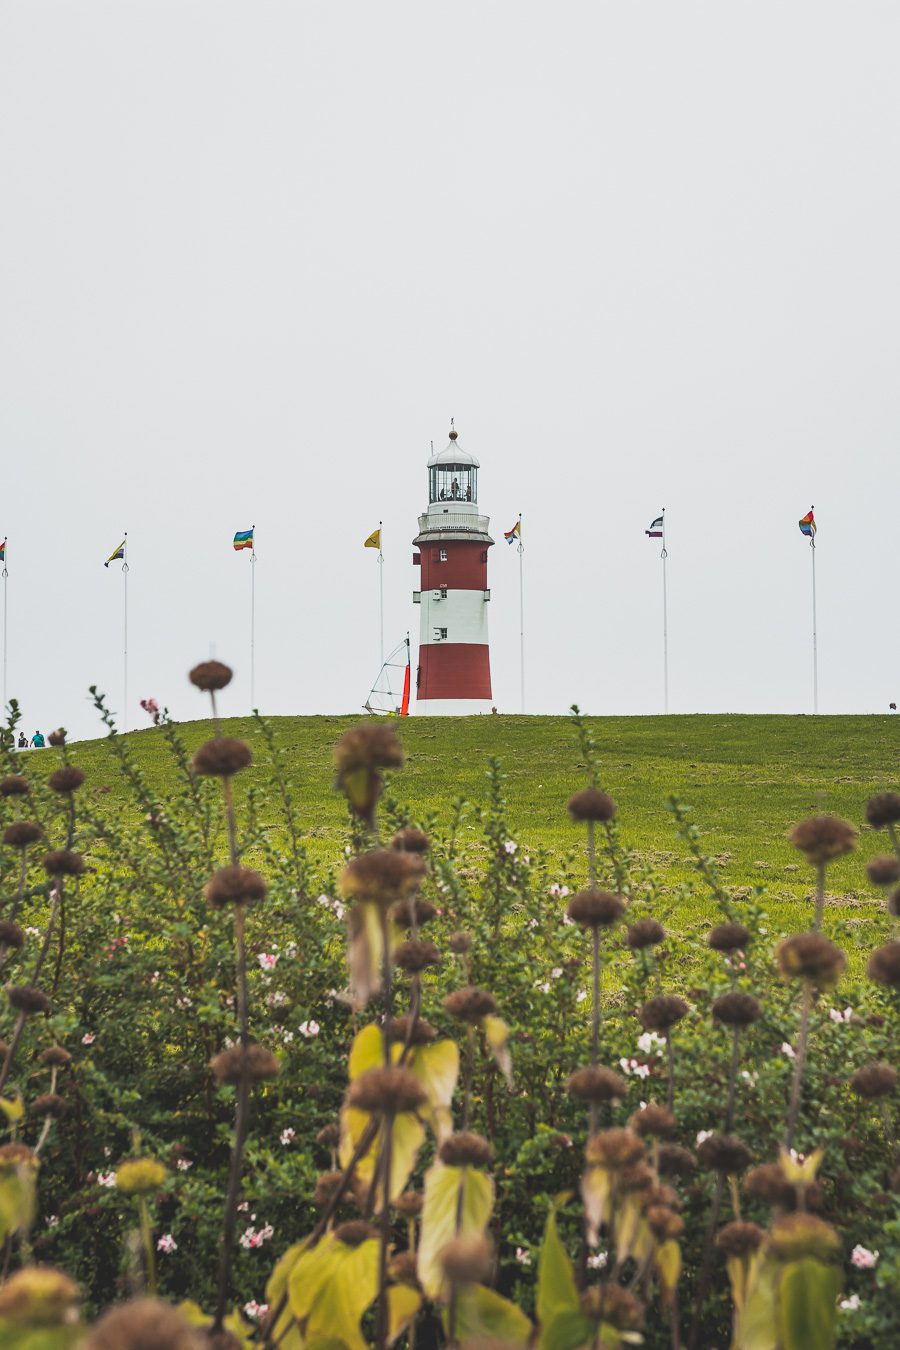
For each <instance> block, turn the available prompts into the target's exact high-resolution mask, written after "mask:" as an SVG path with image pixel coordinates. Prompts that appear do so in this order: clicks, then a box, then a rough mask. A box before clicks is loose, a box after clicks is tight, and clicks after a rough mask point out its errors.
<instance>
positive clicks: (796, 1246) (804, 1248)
mask: <svg viewBox="0 0 900 1350" xmlns="http://www.w3.org/2000/svg"><path fill="white" fill-rule="evenodd" d="M840 1249H841V1242H840V1238H839V1237H838V1235H837V1233H836V1232H835V1231H834V1229H833V1228H832V1227H831V1224H829V1223H825V1221H824V1220H823V1219H818V1218H816V1216H815V1215H814V1214H785V1215H784V1216H783V1217H782V1218H780V1219H776V1220H775V1221H774V1223H773V1224H772V1226H771V1228H770V1229H769V1250H770V1251H771V1252H772V1254H773V1256H776V1257H778V1259H779V1260H781V1261H800V1260H802V1259H803V1257H804V1256H812V1257H815V1259H816V1260H817V1261H831V1260H833V1259H834V1258H835V1257H836V1256H837V1255H838V1253H839V1252H840Z"/></svg>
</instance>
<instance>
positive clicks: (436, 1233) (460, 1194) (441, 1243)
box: [418, 1162, 494, 1298]
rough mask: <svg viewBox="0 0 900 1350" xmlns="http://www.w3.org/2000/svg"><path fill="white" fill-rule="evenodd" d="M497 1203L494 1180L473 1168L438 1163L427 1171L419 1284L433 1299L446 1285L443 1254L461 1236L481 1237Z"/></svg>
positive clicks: (420, 1244)
mask: <svg viewBox="0 0 900 1350" xmlns="http://www.w3.org/2000/svg"><path fill="white" fill-rule="evenodd" d="M493 1204H494V1183H493V1181H492V1180H491V1178H490V1177H489V1176H488V1175H487V1174H486V1173H485V1172H477V1171H475V1169H474V1168H472V1167H445V1166H444V1164H443V1163H439V1162H438V1163H435V1164H434V1166H433V1167H430V1168H429V1169H428V1171H427V1172H426V1174H425V1203H424V1205H423V1206H422V1235H421V1239H420V1241H419V1260H418V1273H419V1283H420V1284H421V1286H422V1288H423V1289H424V1290H425V1293H426V1294H427V1295H428V1297H429V1298H438V1297H439V1295H440V1292H441V1286H442V1284H443V1278H444V1277H443V1271H442V1269H441V1261H440V1254H441V1252H442V1251H443V1249H444V1248H445V1247H446V1245H447V1243H448V1242H450V1241H451V1239H452V1238H454V1237H455V1236H456V1235H457V1216H458V1218H459V1229H458V1231H459V1235H460V1236H461V1237H476V1236H480V1235H481V1234H482V1233H483V1232H484V1230H485V1228H486V1227H487V1221H488V1219H489V1218H490V1217H491V1209H492V1208H493Z"/></svg>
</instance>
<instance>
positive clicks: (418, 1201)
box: [394, 1191, 423, 1219]
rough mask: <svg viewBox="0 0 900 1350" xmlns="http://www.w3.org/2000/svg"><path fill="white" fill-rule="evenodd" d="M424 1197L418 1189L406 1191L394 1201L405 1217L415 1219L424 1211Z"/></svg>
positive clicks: (395, 1206)
mask: <svg viewBox="0 0 900 1350" xmlns="http://www.w3.org/2000/svg"><path fill="white" fill-rule="evenodd" d="M422 1204H423V1201H422V1197H421V1195H419V1193H418V1191H404V1192H403V1194H402V1195H398V1196H397V1199H396V1200H395V1201H394V1208H395V1209H396V1211H397V1213H398V1214H402V1216H403V1218H404V1219H415V1218H418V1216H419V1215H420V1214H421V1213H422Z"/></svg>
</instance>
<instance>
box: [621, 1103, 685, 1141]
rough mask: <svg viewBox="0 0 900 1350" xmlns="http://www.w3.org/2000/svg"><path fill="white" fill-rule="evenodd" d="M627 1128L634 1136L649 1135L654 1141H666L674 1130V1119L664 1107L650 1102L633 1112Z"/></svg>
mask: <svg viewBox="0 0 900 1350" xmlns="http://www.w3.org/2000/svg"><path fill="white" fill-rule="evenodd" d="M628 1128H629V1129H630V1130H634V1132H635V1134H642V1135H643V1134H649V1135H652V1136H653V1137H654V1138H656V1139H667V1138H668V1136H669V1135H670V1134H671V1133H672V1131H673V1130H674V1129H675V1117H674V1116H673V1115H672V1112H671V1111H669V1110H668V1109H667V1108H666V1107H665V1106H657V1104H656V1103H655V1102H650V1103H649V1104H648V1105H647V1106H642V1107H641V1109H640V1111H635V1113H634V1115H633V1116H632V1117H631V1119H630V1120H629V1122H628Z"/></svg>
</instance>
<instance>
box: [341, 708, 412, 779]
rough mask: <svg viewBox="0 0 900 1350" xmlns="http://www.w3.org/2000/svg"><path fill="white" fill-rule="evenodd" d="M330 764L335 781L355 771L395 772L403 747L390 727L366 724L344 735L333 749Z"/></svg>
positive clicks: (400, 763)
mask: <svg viewBox="0 0 900 1350" xmlns="http://www.w3.org/2000/svg"><path fill="white" fill-rule="evenodd" d="M334 764H335V768H336V769H337V772H338V777H339V779H341V778H344V777H346V775H348V774H352V773H355V772H356V771H357V770H359V769H367V770H370V771H371V770H377V769H399V768H401V767H402V764H403V746H402V745H401V744H400V742H399V740H398V739H397V737H396V735H395V733H394V731H393V730H392V728H391V727H389V726H385V724H384V723H383V722H366V723H364V724H363V725H362V726H359V727H354V728H353V729H352V730H351V731H347V732H345V733H344V735H343V736H342V737H341V739H340V740H339V741H338V743H337V745H336V746H335V747H334Z"/></svg>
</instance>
